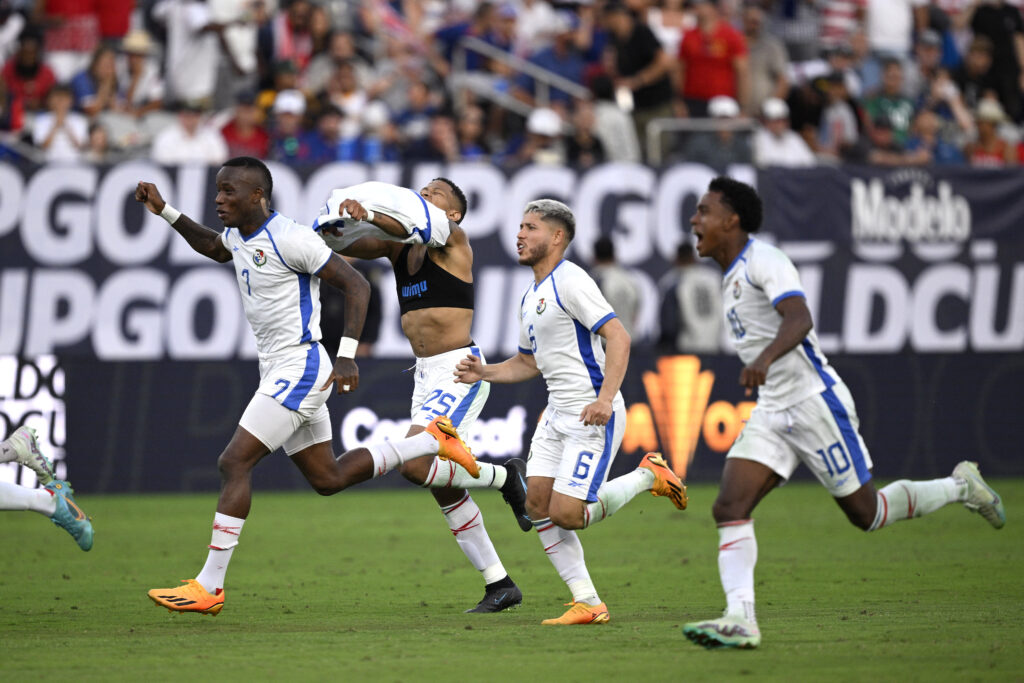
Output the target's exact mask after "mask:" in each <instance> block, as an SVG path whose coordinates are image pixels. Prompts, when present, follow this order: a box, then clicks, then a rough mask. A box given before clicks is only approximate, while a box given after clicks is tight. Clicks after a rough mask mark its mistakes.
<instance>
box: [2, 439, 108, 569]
mask: <svg viewBox="0 0 1024 683" xmlns="http://www.w3.org/2000/svg"><path fill="white" fill-rule="evenodd" d="M4 462H16V463H18V464H19V465H22V466H24V467H27V468H29V469H30V470H32V471H33V472H35V473H36V479H37V480H38V481H39V483H40V484H42V485H43V488H41V489H37V488H29V487H27V486H18V485H17V484H9V483H7V482H0V510H32V511H34V512H38V513H40V514H42V515H45V516H47V517H49V518H50V519H51V520H52V521H53V523H54V524H56V525H57V526H59V527H60V528H62V529H64V530H65V531H67V532H68V533H69V534H71V538H73V539H75V543H77V544H78V547H79V548H81V549H82V550H89V549H91V548H92V519H91V518H90V517H86V515H85V513H84V512H82V508H80V507H78V504H77V503H75V499H74V497H73V495H74V490H73V489H72V488H71V484H69V483H68V482H66V481H64V480H62V479H56V478H55V475H54V472H53V463H51V462H50V459H49V458H47V457H46V456H45V455H43V453H42V451H40V450H39V439H38V438H37V437H36V430H34V429H32V428H31V427H18V428H17V429H15V430H14V432H13V433H12V434H11V435H10V436H9V437H8V438H7V440H6V441H0V463H4Z"/></svg>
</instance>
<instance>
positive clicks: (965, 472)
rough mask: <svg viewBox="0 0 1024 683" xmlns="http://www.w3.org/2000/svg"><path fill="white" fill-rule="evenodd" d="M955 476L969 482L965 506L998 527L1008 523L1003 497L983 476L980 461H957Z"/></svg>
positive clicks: (1000, 527) (954, 470) (954, 469)
mask: <svg viewBox="0 0 1024 683" xmlns="http://www.w3.org/2000/svg"><path fill="white" fill-rule="evenodd" d="M953 478H954V479H963V480H964V481H965V482H967V500H965V501H964V507H965V508H967V509H968V510H970V511H971V512H977V513H978V514H979V515H981V516H982V517H984V518H985V520H986V521H987V522H988V523H989V524H991V525H992V526H994V527H995V528H996V529H1002V528H1003V525H1004V524H1006V510H1005V509H1004V508H1003V499H1002V498H1000V497H999V494H998V493H996V492H995V491H994V490H993V489H992V487H991V486H989V485H988V484H986V483H985V480H984V479H982V478H981V472H979V471H978V463H976V462H971V461H969V460H964V461H962V462H959V463H957V466H956V467H954V468H953Z"/></svg>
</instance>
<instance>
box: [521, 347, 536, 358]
mask: <svg viewBox="0 0 1024 683" xmlns="http://www.w3.org/2000/svg"><path fill="white" fill-rule="evenodd" d="M519 353H521V354H523V355H524V356H532V355H533V350H532V349H524V348H523V347H522V346H520V347H519Z"/></svg>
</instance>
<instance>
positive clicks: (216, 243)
mask: <svg viewBox="0 0 1024 683" xmlns="http://www.w3.org/2000/svg"><path fill="white" fill-rule="evenodd" d="M135 201H137V202H139V203H140V204H143V205H145V207H146V208H147V209H149V211H150V212H151V213H155V214H156V215H157V216H160V217H161V218H163V219H164V220H167V219H168V218H173V219H174V220H173V222H171V221H167V222H168V223H170V224H171V227H172V228H174V229H175V230H176V231H177V232H178V233H179V234H180V235H181V236H182V237H184V238H185V241H187V242H188V244H189V246H190V247H192V248H193V249H195V250H196V251H197V252H199V253H200V254H202V255H203V256H206V257H207V258H211V259H213V260H214V261H217V262H218V263H226V262H228V261H230V260H231V252H230V251H228V248H227V247H225V246H224V243H223V242H222V241H221V239H220V232H218V231H216V230H214V229H213V228H208V227H206V226H205V225H202V224H200V223H196V222H195V221H194V220H192V219H191V218H189V217H188V216H186V215H185V214H180V215H178V216H177V217H176V218H175V217H174V216H173V215H170V216H164V215H163V210H164V208H165V207H167V202H165V201H164V198H163V197H161V196H160V191H159V190H157V188H156V185H154V184H153V183H147V182H139V184H138V186H137V187H136V188H135Z"/></svg>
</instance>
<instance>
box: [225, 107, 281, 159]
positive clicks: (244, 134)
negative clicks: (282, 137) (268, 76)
mask: <svg viewBox="0 0 1024 683" xmlns="http://www.w3.org/2000/svg"><path fill="white" fill-rule="evenodd" d="M220 133H221V135H222V136H223V137H224V142H225V143H226V144H227V146H228V156H229V157H255V158H257V159H265V158H267V155H268V154H269V152H270V134H269V133H267V130H266V128H264V127H263V112H262V111H261V110H260V108H259V107H258V106H256V94H255V93H253V92H242V93H239V94H238V95H237V97H236V98H235V113H234V116H232V117H231V120H230V121H228V122H227V124H225V125H224V127H223V128H221V131H220Z"/></svg>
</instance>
